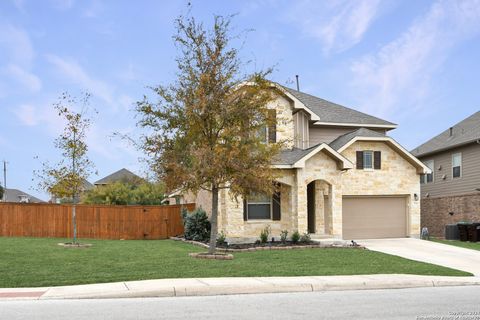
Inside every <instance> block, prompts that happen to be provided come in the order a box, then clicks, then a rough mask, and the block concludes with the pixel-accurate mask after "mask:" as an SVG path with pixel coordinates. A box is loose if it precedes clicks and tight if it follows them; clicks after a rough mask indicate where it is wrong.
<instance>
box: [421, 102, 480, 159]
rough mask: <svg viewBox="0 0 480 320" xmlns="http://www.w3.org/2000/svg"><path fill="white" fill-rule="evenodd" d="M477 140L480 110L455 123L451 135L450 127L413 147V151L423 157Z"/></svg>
mask: <svg viewBox="0 0 480 320" xmlns="http://www.w3.org/2000/svg"><path fill="white" fill-rule="evenodd" d="M477 140H480V111H477V112H475V113H474V114H472V115H471V116H469V117H468V118H466V119H464V120H462V121H460V122H459V123H457V124H455V125H454V126H453V127H452V135H451V136H450V128H448V129H447V130H445V131H443V132H442V133H440V134H439V135H437V136H435V137H433V138H432V139H430V140H428V141H427V142H425V143H423V144H421V145H420V146H418V147H416V148H415V149H413V150H412V153H413V154H414V155H415V156H417V157H421V156H425V155H427V154H431V153H434V152H439V151H443V150H447V149H451V148H454V147H459V146H461V145H464V144H468V143H471V142H475V141H477Z"/></svg>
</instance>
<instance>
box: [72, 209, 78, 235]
mask: <svg viewBox="0 0 480 320" xmlns="http://www.w3.org/2000/svg"><path fill="white" fill-rule="evenodd" d="M76 209H77V206H76V205H75V200H73V206H72V223H73V243H77V210H76Z"/></svg>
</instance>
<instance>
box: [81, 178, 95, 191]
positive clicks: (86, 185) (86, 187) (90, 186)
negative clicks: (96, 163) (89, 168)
mask: <svg viewBox="0 0 480 320" xmlns="http://www.w3.org/2000/svg"><path fill="white" fill-rule="evenodd" d="M93 187H94V185H93V184H92V183H90V182H89V181H88V180H87V179H83V184H82V188H83V190H85V191H88V190H91V189H93Z"/></svg>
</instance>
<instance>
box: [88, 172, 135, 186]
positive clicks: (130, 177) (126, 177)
mask: <svg viewBox="0 0 480 320" xmlns="http://www.w3.org/2000/svg"><path fill="white" fill-rule="evenodd" d="M139 180H143V179H142V178H141V177H139V176H137V175H136V174H135V173H133V172H131V171H129V170H127V169H125V168H123V169H120V170H118V171H116V172H114V173H112V174H110V175H108V176H106V177H104V178H102V179H100V180H98V181H96V182H95V183H94V184H95V185H105V184H110V183H114V182H118V181H123V182H126V181H139Z"/></svg>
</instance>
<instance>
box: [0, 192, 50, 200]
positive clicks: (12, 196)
mask: <svg viewBox="0 0 480 320" xmlns="http://www.w3.org/2000/svg"><path fill="white" fill-rule="evenodd" d="M5 195H6V199H7V202H20V199H21V198H22V197H24V196H26V197H27V198H28V200H29V202H30V203H41V202H45V201H43V200H40V199H38V198H36V197H34V196H32V195H31V194H28V193H26V192H23V191H21V190H18V189H5ZM5 195H4V196H5Z"/></svg>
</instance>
